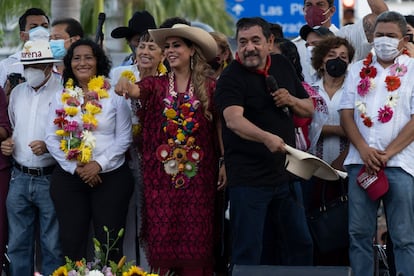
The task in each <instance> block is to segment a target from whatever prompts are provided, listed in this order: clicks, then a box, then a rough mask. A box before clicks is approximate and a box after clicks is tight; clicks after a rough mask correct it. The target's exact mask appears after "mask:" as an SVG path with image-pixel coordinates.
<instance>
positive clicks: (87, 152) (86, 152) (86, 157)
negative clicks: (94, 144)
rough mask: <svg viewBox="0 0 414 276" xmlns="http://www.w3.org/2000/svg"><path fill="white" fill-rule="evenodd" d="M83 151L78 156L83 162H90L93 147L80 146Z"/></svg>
mask: <svg viewBox="0 0 414 276" xmlns="http://www.w3.org/2000/svg"><path fill="white" fill-rule="evenodd" d="M80 150H81V153H80V154H79V156H78V158H79V161H80V162H81V163H88V162H89V161H90V160H91V157H92V149H90V148H88V147H85V146H82V145H81V146H80Z"/></svg>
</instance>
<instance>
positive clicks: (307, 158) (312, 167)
mask: <svg viewBox="0 0 414 276" xmlns="http://www.w3.org/2000/svg"><path fill="white" fill-rule="evenodd" d="M285 149H286V151H287V154H286V170H288V171H289V172H291V173H292V174H294V175H296V176H299V177H301V178H303V179H310V178H311V177H312V175H313V176H316V177H319V178H322V179H325V180H338V179H339V177H343V178H345V177H346V175H347V174H346V173H345V172H341V171H337V170H336V169H334V168H332V167H331V166H330V165H329V164H328V163H326V162H325V161H323V160H322V159H320V158H318V157H316V156H314V155H312V154H309V153H307V152H304V151H301V150H298V149H295V148H292V147H291V146H288V145H286V147H285Z"/></svg>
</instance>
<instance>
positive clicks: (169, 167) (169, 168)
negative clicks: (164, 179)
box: [164, 159, 178, 175]
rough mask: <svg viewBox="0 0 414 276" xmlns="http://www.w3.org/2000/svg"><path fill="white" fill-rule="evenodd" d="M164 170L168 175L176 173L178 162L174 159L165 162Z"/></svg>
mask: <svg viewBox="0 0 414 276" xmlns="http://www.w3.org/2000/svg"><path fill="white" fill-rule="evenodd" d="M164 170H165V172H166V173H167V174H169V175H176V174H177V173H178V162H177V161H176V160H174V159H171V160H169V161H167V162H165V163H164Z"/></svg>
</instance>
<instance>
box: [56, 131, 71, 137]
mask: <svg viewBox="0 0 414 276" xmlns="http://www.w3.org/2000/svg"><path fill="white" fill-rule="evenodd" d="M55 133H56V135H57V136H69V133H67V132H66V131H64V130H63V129H58V130H56V132H55Z"/></svg>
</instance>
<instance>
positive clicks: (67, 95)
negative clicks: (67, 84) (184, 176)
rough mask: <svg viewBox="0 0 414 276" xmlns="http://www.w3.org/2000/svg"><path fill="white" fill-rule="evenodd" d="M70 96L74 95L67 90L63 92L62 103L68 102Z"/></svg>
mask: <svg viewBox="0 0 414 276" xmlns="http://www.w3.org/2000/svg"><path fill="white" fill-rule="evenodd" d="M70 97H72V96H71V95H70V94H69V93H67V92H64V93H62V98H61V99H62V103H64V104H65V103H66V101H67V100H68V99H69V98H70Z"/></svg>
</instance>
